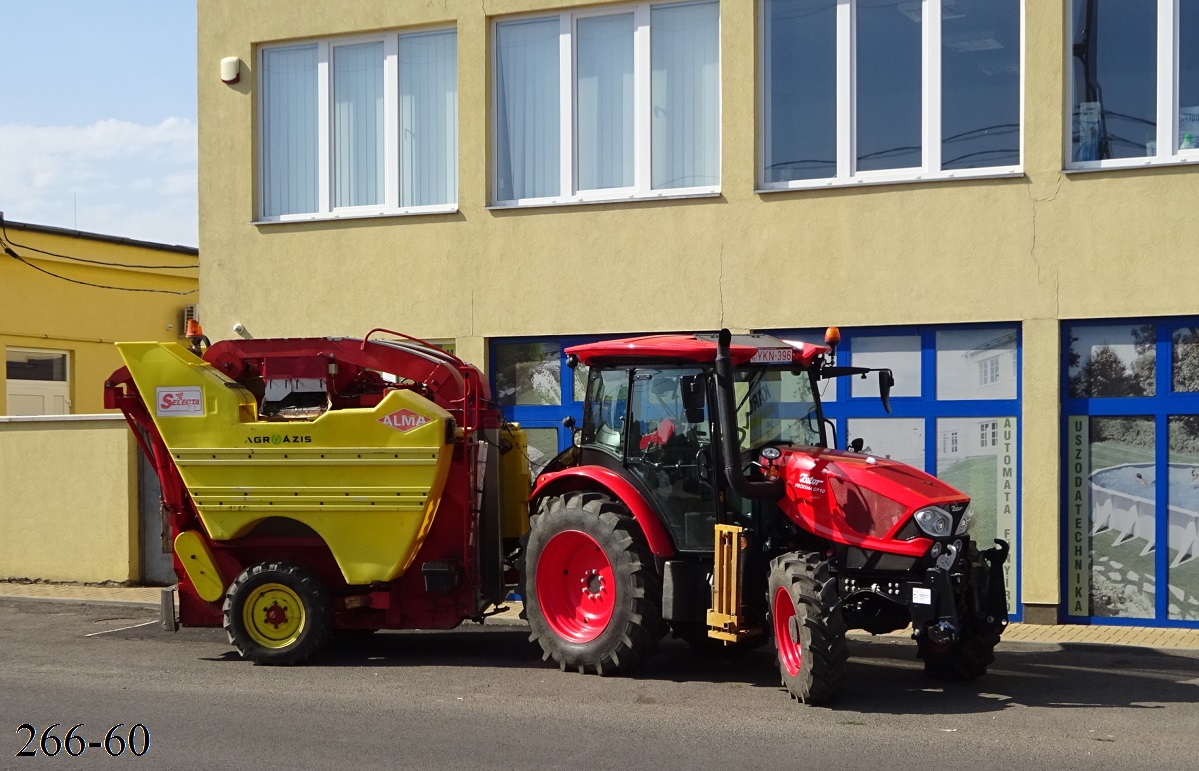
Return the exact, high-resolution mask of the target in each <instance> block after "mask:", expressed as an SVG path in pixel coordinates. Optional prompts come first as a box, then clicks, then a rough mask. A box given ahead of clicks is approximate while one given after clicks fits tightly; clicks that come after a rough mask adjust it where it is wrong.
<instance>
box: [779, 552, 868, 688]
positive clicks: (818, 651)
mask: <svg viewBox="0 0 1199 771" xmlns="http://www.w3.org/2000/svg"><path fill="white" fill-rule="evenodd" d="M766 601H767V605H768V607H769V608H770V622H771V623H770V626H771V629H772V631H773V632H774V640H775V652H776V655H777V661H778V666H779V675H780V677H781V678H782V683H783V687H784V688H786V689H787V692H788V693H790V694H791V697H792V698H793V699H797V700H799V701H801V702H803V703H804V704H812V705H819V704H829V703H831V702H833V701H835V700H836V699H837V697H838V696H840V695H841V689H842V687H843V686H844V682H845V662H846V660H847V659H848V658H849V649H848V647H847V646H846V643H845V620H844V618H843V617H842V615H841V606H840V603H839V602H838V596H837V580H836V579H835V578H833V576H832V575H831V574H830V573H829V569H828V563H827V562H826V561H825V560H824V559H822V558H821V556H820V555H819V554H797V553H794V552H792V553H789V554H784V555H782V556H780V557H778V558H776V559H775V560H774V561H773V562H771V563H770V582H769V589H768V590H767V595H766Z"/></svg>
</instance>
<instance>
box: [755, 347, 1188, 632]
mask: <svg viewBox="0 0 1199 771" xmlns="http://www.w3.org/2000/svg"><path fill="white" fill-rule="evenodd" d="M778 334H780V335H781V336H782V337H785V338H787V339H798V340H811V341H818V340H820V339H821V331H819V330H812V331H811V332H805V331H802V330H786V331H782V332H779V333H778ZM841 334H842V339H841V345H840V346H838V348H837V363H838V364H849V365H851V366H869V367H888V368H890V369H891V370H892V372H893V373H894V376H895V381H896V383H895V387H894V388H893V389H892V391H891V396H892V398H891V410H890V412H888V411H887V410H886V409H884V407H883V404H882V401H881V400H880V399H879V388H878V381H877V380H874V379H872V378H868V379H867V380H862V379H861V378H856V377H855V378H833V379H832V380H829V381H826V382H825V383H824V384H823V385H822V390H821V397H820V398H821V401H822V402H823V403H824V410H825V415H826V416H828V417H830V418H832V419H834V420H835V421H836V429H837V432H838V433H837V434H836V435H835V436H833V435H832V433H830V435H829V440H830V441H833V442H835V443H836V445H837V447H847V446H849V443H850V442H852V441H853V440H855V439H862V440H863V444H864V448H865V451H866V452H869V453H871V454H873V455H877V456H879V457H888V458H892V459H894V460H899V461H902V462H904V463H908V464H911V465H913V466H915V467H916V468H919V469H923V470H924V471H927V472H929V473H931V474H936V475H937V476H938V477H940V478H941V479H942V480H944V481H945V482H946V483H948V484H950V485H952V486H953V487H955V488H957V489H958V490H961V491H962V492H963V493H965V494H966V495H968V496H970V499H971V502H972V503H973V506H974V512H975V514H974V524H973V525H971V528H970V530H971V535H972V537H973V538H974V539H975V541H977V542H978V543H980V544H990V543H991V541H992V540H993V539H995V538H1002V539H1003V540H1005V541H1007V542H1009V543H1010V544H1011V545H1012V552H1011V555H1010V556H1009V559H1008V561H1007V562H1006V563H1005V564H1004V577H1005V583H1006V585H1007V591H1008V607H1009V608H1011V609H1012V617H1013V618H1016V617H1017V616H1018V613H1019V610H1018V609H1019V607H1020V596H1019V565H1020V554H1019V548H1020V540H1021V539H1020V516H1019V510H1020V490H1019V480H1020V474H1019V468H1020V455H1019V448H1020V437H1019V433H1020V431H1019V420H1018V418H1017V416H1018V415H1019V414H1020V411H1021V410H1020V384H1019V373H1020V371H1021V367H1020V329H1019V327H1018V326H1015V325H1010V324H1007V325H1000V326H994V325H961V326H957V325H955V326H945V327H921V328H919V329H911V328H901V327H885V328H874V329H852V328H850V329H847V328H842V329H841ZM1196 339H1199V335H1196ZM1197 348H1199V345H1197ZM992 357H997V358H999V359H1002V360H1003V364H1002V365H1001V367H1000V373H1001V376H1000V379H999V380H998V382H996V383H993V384H990V385H988V386H985V387H984V386H981V385H979V383H978V379H977V367H978V361H979V360H980V359H985V358H992ZM1196 371H1197V372H1199V367H1197V368H1196ZM1195 380H1196V382H1197V383H1199V376H1197V377H1196V378H1195ZM1197 387H1199V386H1197ZM971 437H978V438H979V443H980V444H982V443H983V441H984V437H985V441H986V445H985V446H983V447H979V446H978V445H975V443H974V439H972V438H971Z"/></svg>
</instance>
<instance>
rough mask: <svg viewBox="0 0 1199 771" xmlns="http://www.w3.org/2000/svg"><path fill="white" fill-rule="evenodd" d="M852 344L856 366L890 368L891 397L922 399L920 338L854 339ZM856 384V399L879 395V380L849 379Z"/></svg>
mask: <svg viewBox="0 0 1199 771" xmlns="http://www.w3.org/2000/svg"><path fill="white" fill-rule="evenodd" d="M852 344H853V362H852V363H853V366H855V367H878V368H883V367H885V368H888V369H890V370H891V372H892V374H893V375H895V386H894V387H893V388H892V389H891V395H892V396H919V395H920V373H921V367H920V336H919V335H904V336H902V337H891V336H888V337H855V338H853V340H852ZM849 381H850V382H851V383H853V385H852V386H851V387H850V393H851V394H852V395H853V396H874V397H877V396H878V395H879V391H878V377H877V376H867V377H866V378H865V379H864V380H863V379H862V378H860V377H853V378H849Z"/></svg>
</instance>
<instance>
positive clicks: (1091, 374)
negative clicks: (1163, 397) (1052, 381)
mask: <svg viewBox="0 0 1199 771" xmlns="http://www.w3.org/2000/svg"><path fill="white" fill-rule="evenodd" d="M1156 338H1157V328H1156V327H1155V326H1154V325H1152V324H1133V325H1126V324H1122V325H1113V326H1102V327H1071V329H1070V348H1069V351H1068V357H1069V358H1068V364H1069V371H1068V377H1069V394H1070V397H1071V398H1075V399H1085V398H1092V397H1113V396H1153V395H1154V393H1155V392H1156V388H1155V386H1154V369H1155V366H1156V362H1157V351H1156V348H1155V340H1156Z"/></svg>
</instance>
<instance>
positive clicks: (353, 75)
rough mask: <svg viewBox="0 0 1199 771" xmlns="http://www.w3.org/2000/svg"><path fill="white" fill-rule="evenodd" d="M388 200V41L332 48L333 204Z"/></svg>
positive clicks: (365, 204) (377, 202) (361, 204)
mask: <svg viewBox="0 0 1199 771" xmlns="http://www.w3.org/2000/svg"><path fill="white" fill-rule="evenodd" d="M381 203H383V44H382V43H362V44H360V45H349V46H337V47H336V48H334V49H333V205H334V206H370V205H374V204H381Z"/></svg>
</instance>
